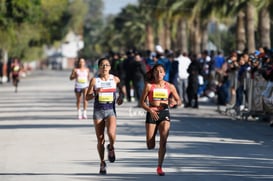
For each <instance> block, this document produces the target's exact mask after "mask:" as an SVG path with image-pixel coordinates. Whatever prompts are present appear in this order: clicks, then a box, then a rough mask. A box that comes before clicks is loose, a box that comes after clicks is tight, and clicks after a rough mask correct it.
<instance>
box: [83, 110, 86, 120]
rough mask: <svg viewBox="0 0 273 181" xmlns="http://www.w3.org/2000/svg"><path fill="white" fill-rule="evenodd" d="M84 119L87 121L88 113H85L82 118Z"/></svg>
mask: <svg viewBox="0 0 273 181" xmlns="http://www.w3.org/2000/svg"><path fill="white" fill-rule="evenodd" d="M82 118H83V119H87V114H86V111H83V116H82Z"/></svg>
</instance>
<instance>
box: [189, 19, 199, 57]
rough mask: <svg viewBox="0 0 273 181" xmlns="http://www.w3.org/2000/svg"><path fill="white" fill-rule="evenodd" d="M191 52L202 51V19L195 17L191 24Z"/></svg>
mask: <svg viewBox="0 0 273 181" xmlns="http://www.w3.org/2000/svg"><path fill="white" fill-rule="evenodd" d="M191 36H192V37H191V39H192V40H191V43H192V44H191V52H192V53H195V54H199V53H200V52H201V33H200V21H199V20H198V19H195V20H194V21H193V23H192V25H191Z"/></svg>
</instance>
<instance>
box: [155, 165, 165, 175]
mask: <svg viewBox="0 0 273 181" xmlns="http://www.w3.org/2000/svg"><path fill="white" fill-rule="evenodd" d="M156 172H157V175H159V176H164V175H165V172H163V170H162V167H161V166H158V167H157V169H156Z"/></svg>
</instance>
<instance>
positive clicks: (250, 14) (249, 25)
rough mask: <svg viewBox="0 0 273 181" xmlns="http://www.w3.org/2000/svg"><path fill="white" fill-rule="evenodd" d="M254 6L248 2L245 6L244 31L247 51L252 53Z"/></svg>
mask: <svg viewBox="0 0 273 181" xmlns="http://www.w3.org/2000/svg"><path fill="white" fill-rule="evenodd" d="M254 15H255V7H254V6H253V5H252V4H251V3H250V2H248V3H247V6H246V31H247V47H248V52H249V53H252V52H254V51H255V50H256V48H255V27H254V23H255V22H254Z"/></svg>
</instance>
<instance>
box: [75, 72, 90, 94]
mask: <svg viewBox="0 0 273 181" xmlns="http://www.w3.org/2000/svg"><path fill="white" fill-rule="evenodd" d="M76 74H77V78H76V81H75V88H81V89H82V88H87V87H88V86H89V82H88V70H87V69H84V70H80V69H77V70H76Z"/></svg>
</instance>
